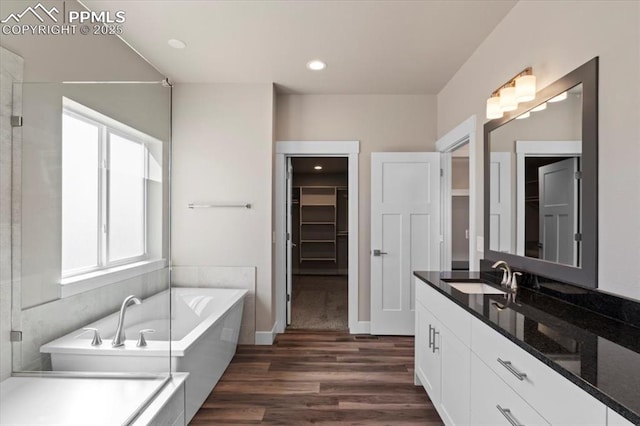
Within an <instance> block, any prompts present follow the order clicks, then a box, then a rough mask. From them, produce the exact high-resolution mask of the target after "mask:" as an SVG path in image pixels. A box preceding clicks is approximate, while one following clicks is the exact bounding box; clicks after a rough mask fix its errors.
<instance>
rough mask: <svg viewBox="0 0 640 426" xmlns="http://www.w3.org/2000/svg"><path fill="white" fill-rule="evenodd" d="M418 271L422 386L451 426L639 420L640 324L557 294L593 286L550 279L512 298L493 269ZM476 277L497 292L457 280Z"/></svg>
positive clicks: (418, 357) (586, 295) (576, 294)
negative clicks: (479, 289) (470, 287)
mask: <svg viewBox="0 0 640 426" xmlns="http://www.w3.org/2000/svg"><path fill="white" fill-rule="evenodd" d="M414 275H415V286H416V305H415V310H416V340H415V375H416V384H421V385H422V386H423V387H424V388H425V390H426V391H427V393H428V394H429V398H430V399H431V400H432V402H433V404H434V406H435V407H436V409H437V410H438V413H439V414H440V416H441V417H442V419H443V420H444V422H445V424H452V425H453V424H491V425H500V424H505V425H508V424H512V425H530V424H541V425H546V424H551V425H569V424H575V425H634V424H640V339H639V336H640V329H638V328H636V327H634V326H633V325H631V324H628V323H625V322H623V321H620V320H616V319H612V318H609V317H606V316H603V315H600V314H597V313H594V312H592V311H589V310H587V309H585V308H583V307H580V306H576V305H574V304H571V303H569V302H567V301H564V300H562V299H561V298H560V297H558V295H559V294H561V292H565V293H567V294H568V296H569V297H570V298H573V299H576V298H578V297H584V298H587V299H588V298H594V297H597V295H594V292H592V291H589V290H584V291H582V290H581V289H577V291H576V288H575V287H573V286H567V285H563V284H560V283H552V284H551V283H550V284H549V289H548V291H547V290H545V289H542V291H537V290H533V289H529V288H526V287H522V286H521V287H520V288H519V289H518V291H517V294H515V295H514V294H513V293H511V292H509V291H507V289H505V288H502V289H500V288H499V286H497V285H495V284H492V283H493V282H495V281H494V278H495V277H493V276H492V275H491V274H490V273H484V272H482V273H477V272H475V273H474V272H443V273H440V272H419V271H418V272H415V273H414ZM476 281H483V282H484V283H486V285H487V286H488V287H491V288H493V289H495V292H494V291H488V292H483V293H471V294H469V293H465V292H464V287H462V286H457V287H461V288H462V290H458V289H457V288H455V287H453V286H452V284H455V283H464V282H470V283H473V282H476ZM544 285H546V284H543V286H544ZM498 291H502V292H504V293H502V294H499V293H498ZM491 293H494V294H491ZM622 302H623V305H624V304H625V301H624V300H623V301H622ZM626 303H629V304H631V303H633V302H626ZM638 313H640V311H639V312H638Z"/></svg>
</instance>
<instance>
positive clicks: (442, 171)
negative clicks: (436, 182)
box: [440, 169, 444, 177]
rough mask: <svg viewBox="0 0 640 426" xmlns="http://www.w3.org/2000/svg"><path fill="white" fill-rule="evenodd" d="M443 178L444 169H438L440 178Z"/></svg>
mask: <svg viewBox="0 0 640 426" xmlns="http://www.w3.org/2000/svg"><path fill="white" fill-rule="evenodd" d="M442 176H444V169H440V177H442Z"/></svg>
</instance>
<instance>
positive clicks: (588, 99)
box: [484, 58, 598, 287]
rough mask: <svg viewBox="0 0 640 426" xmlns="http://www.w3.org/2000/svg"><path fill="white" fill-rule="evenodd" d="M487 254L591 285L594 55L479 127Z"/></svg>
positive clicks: (594, 193) (593, 257) (594, 282)
mask: <svg viewBox="0 0 640 426" xmlns="http://www.w3.org/2000/svg"><path fill="white" fill-rule="evenodd" d="M484 135H485V141H486V144H485V257H486V258H488V259H490V260H498V259H503V260H506V261H507V262H508V263H509V264H511V265H512V266H514V267H516V268H521V269H524V270H528V271H532V272H536V273H537V274H540V275H544V276H547V277H549V278H554V279H558V280H561V281H565V282H570V283H573V284H577V285H581V286H586V287H596V286H597V271H596V268H597V218H596V215H597V139H598V134H597V58H594V59H593V60H591V61H589V62H588V63H586V64H584V65H583V66H581V67H580V68H578V69H576V70H574V71H572V72H571V73H569V74H567V75H566V76H564V77H562V78H561V79H560V80H558V81H556V82H555V83H553V84H551V85H550V86H548V87H546V88H545V89H543V90H541V91H540V92H538V93H537V95H536V99H535V100H533V101H531V102H527V103H525V104H521V106H520V107H519V108H518V109H517V110H516V111H513V112H512V113H510V114H509V113H507V114H506V115H505V116H504V117H503V118H500V119H496V120H492V121H490V122H488V123H486V124H485V128H484Z"/></svg>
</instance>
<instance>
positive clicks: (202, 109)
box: [171, 84, 274, 331]
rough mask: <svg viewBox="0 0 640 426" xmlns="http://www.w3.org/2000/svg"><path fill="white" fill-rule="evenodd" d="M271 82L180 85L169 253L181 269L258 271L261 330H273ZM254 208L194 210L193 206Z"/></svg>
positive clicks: (176, 100) (175, 102)
mask: <svg viewBox="0 0 640 426" xmlns="http://www.w3.org/2000/svg"><path fill="white" fill-rule="evenodd" d="M272 140H273V88H272V85H271V84H177V85H175V87H174V92H173V166H172V176H173V180H172V221H171V225H172V226H171V229H172V231H171V234H172V238H171V247H172V259H173V265H175V266H253V267H256V275H257V279H256V329H257V330H258V331H270V330H271V328H272V326H273V321H274V316H273V312H272V285H271V281H272V274H271V250H272V242H271V227H272V220H271V219H272V210H271V207H272V203H271V187H272V164H273V142H272ZM223 202H242V203H251V205H252V208H251V209H244V208H231V209H224V208H217V209H194V210H191V209H188V208H187V204H189V203H204V204H206V203H223Z"/></svg>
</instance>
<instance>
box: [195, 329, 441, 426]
mask: <svg viewBox="0 0 640 426" xmlns="http://www.w3.org/2000/svg"><path fill="white" fill-rule="evenodd" d="M191 424H192V425H226V424H229V425H230V424H279V425H304V424H334V425H422V426H428V425H442V421H441V420H440V418H439V417H438V414H437V412H436V410H435V408H434V407H433V405H432V404H431V401H429V398H428V397H427V395H426V393H425V392H424V389H422V387H416V386H414V384H413V337H390V336H384V337H379V338H376V337H373V338H372V336H362V338H359V337H358V336H353V335H349V334H347V333H342V332H313V331H289V332H287V333H285V334H281V335H278V337H277V339H276V343H275V344H274V345H273V346H246V345H245V346H242V345H241V346H239V347H238V351H237V353H236V356H235V357H234V359H233V361H232V362H231V365H229V368H228V369H227V371H226V372H225V373H224V375H223V376H222V378H221V380H220V382H219V383H218V384H217V386H216V388H215V389H214V390H213V392H212V393H211V395H209V397H208V398H207V400H206V402H205V403H204V405H203V406H202V408H201V409H200V411H198V413H197V414H196V416H195V417H194V418H193V420H192V422H191Z"/></svg>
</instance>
